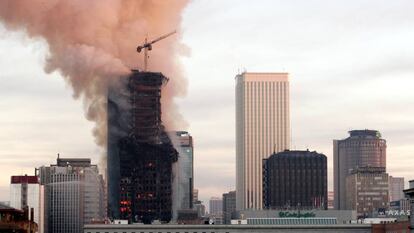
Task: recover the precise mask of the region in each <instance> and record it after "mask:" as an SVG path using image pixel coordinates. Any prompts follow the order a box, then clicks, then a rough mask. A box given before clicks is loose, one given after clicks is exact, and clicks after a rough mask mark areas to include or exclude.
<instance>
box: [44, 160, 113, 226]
mask: <svg viewBox="0 0 414 233" xmlns="http://www.w3.org/2000/svg"><path fill="white" fill-rule="evenodd" d="M38 171H39V179H40V184H41V185H42V186H43V189H44V190H43V192H44V232H45V233H55V232H59V233H79V232H82V231H83V225H84V224H88V223H91V222H92V221H103V220H104V219H105V218H106V209H105V206H106V205H105V198H104V181H103V178H102V176H101V175H99V173H98V167H97V165H92V164H91V161H90V159H61V158H58V159H57V164H52V165H50V166H43V167H40V168H39V170H38Z"/></svg>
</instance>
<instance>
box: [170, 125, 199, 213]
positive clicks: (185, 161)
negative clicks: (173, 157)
mask: <svg viewBox="0 0 414 233" xmlns="http://www.w3.org/2000/svg"><path fill="white" fill-rule="evenodd" d="M169 136H170V138H171V141H172V143H173V145H174V147H175V149H176V150H177V152H178V160H177V162H176V163H174V164H173V187H172V195H173V202H172V209H173V219H176V218H177V213H178V211H179V210H189V209H192V208H193V177H194V158H193V137H191V136H190V134H189V133H188V132H185V131H175V132H171V133H169Z"/></svg>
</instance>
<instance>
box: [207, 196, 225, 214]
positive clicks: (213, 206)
mask: <svg viewBox="0 0 414 233" xmlns="http://www.w3.org/2000/svg"><path fill="white" fill-rule="evenodd" d="M222 212H223V200H222V199H220V198H218V197H212V198H210V200H209V214H213V215H220V214H222Z"/></svg>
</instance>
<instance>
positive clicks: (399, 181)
mask: <svg viewBox="0 0 414 233" xmlns="http://www.w3.org/2000/svg"><path fill="white" fill-rule="evenodd" d="M389 183H390V184H389V185H390V202H391V201H399V200H401V199H404V192H403V190H404V177H393V176H390V178H389Z"/></svg>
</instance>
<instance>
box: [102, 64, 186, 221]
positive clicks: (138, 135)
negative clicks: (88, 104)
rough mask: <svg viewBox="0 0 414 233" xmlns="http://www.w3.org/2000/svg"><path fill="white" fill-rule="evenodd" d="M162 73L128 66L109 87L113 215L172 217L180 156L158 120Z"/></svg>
mask: <svg viewBox="0 0 414 233" xmlns="http://www.w3.org/2000/svg"><path fill="white" fill-rule="evenodd" d="M167 82H168V78H166V77H165V76H164V75H162V74H161V73H155V72H139V71H137V70H132V72H131V75H130V76H129V77H126V78H124V79H121V80H120V85H118V86H117V87H112V88H110V89H109V90H108V110H107V111H108V149H107V151H108V156H107V164H108V204H109V210H108V211H109V215H110V217H111V218H113V219H125V220H128V221H129V222H139V223H151V222H152V221H154V220H159V221H162V222H169V221H170V220H171V219H172V202H173V200H172V181H173V174H172V167H173V163H175V162H176V161H177V159H178V152H177V151H176V150H175V148H174V146H173V144H172V142H171V140H170V138H169V136H168V134H167V132H165V127H164V126H163V124H162V120H161V88H162V86H164V85H165V84H166V83H167Z"/></svg>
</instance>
